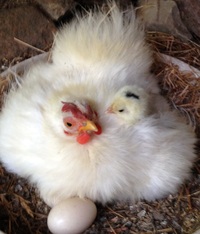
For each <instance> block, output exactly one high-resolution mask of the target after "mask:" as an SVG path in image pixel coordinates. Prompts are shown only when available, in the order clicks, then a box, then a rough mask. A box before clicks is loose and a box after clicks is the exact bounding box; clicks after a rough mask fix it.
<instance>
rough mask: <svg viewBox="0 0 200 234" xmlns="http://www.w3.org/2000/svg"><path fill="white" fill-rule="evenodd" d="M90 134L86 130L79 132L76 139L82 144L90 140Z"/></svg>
mask: <svg viewBox="0 0 200 234" xmlns="http://www.w3.org/2000/svg"><path fill="white" fill-rule="evenodd" d="M90 138H91V136H90V134H88V133H87V132H84V133H81V134H79V135H78V136H77V138H76V140H77V142H78V143H79V144H81V145H84V144H86V143H87V142H88V141H89V140H90Z"/></svg>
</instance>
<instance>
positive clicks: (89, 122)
mask: <svg viewBox="0 0 200 234" xmlns="http://www.w3.org/2000/svg"><path fill="white" fill-rule="evenodd" d="M62 103H63V107H62V113H63V123H64V133H65V134H66V135H71V136H76V140H77V142H78V143H79V144H85V143H87V142H88V141H89V140H90V139H91V137H92V135H93V134H97V135H99V134H101V127H100V125H99V124H98V123H97V120H98V116H97V113H96V112H95V111H93V110H92V108H91V107H90V106H89V105H88V104H87V103H81V102H78V101H77V102H62Z"/></svg>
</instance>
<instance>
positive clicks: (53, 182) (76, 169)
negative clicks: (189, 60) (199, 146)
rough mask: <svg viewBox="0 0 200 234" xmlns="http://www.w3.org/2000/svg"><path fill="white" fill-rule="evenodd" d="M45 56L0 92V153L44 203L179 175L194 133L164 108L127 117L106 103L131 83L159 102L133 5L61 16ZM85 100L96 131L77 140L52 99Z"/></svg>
mask: <svg viewBox="0 0 200 234" xmlns="http://www.w3.org/2000/svg"><path fill="white" fill-rule="evenodd" d="M52 60H53V61H52V63H48V62H44V63H42V64H38V65H35V66H34V67H33V68H32V69H31V70H30V71H29V72H27V73H26V74H25V75H24V78H23V83H22V84H21V87H19V88H18V89H14V90H12V91H11V92H10V93H9V95H8V97H7V98H6V102H5V105H4V107H3V110H2V113H1V115H0V160H1V162H2V163H3V165H4V166H5V167H6V169H7V170H8V171H11V172H13V173H17V174H18V175H19V176H22V177H26V178H28V179H29V181H30V182H31V183H34V184H36V186H37V187H38V188H39V191H40V193H41V196H42V198H43V199H44V200H45V201H46V203H47V204H49V205H50V206H54V205H55V204H56V203H58V202H59V201H61V200H62V199H66V198H68V197H72V196H80V197H88V198H90V199H92V200H94V201H99V202H102V203H105V202H108V201H112V200H122V199H130V200H133V201H134V200H136V199H141V198H145V199H147V200H151V199H156V198H161V197H163V196H165V195H167V194H168V193H174V192H175V191H176V190H177V188H178V186H179V185H180V184H181V183H183V182H184V180H185V179H187V178H188V177H189V174H190V169H191V166H192V163H193V160H194V158H195V154H194V151H193V147H194V143H195V141H196V139H195V136H194V134H193V132H192V130H191V128H190V127H189V126H187V125H186V124H185V123H184V122H183V121H182V120H180V119H179V117H178V116H177V115H176V113H174V112H170V111H168V110H167V109H168V108H166V110H165V109H162V111H158V112H157V113H155V114H153V115H150V116H148V117H145V118H143V119H142V120H141V121H139V122H138V123H136V124H135V125H133V126H130V125H126V124H121V123H119V122H118V120H117V119H115V117H114V116H113V115H109V114H107V113H106V109H107V107H108V106H109V104H110V103H111V101H112V99H113V96H114V95H115V93H116V92H117V91H118V90H119V89H120V88H121V87H123V86H125V85H138V86H140V87H142V88H144V89H146V90H147V91H148V92H152V93H153V95H157V96H158V98H157V99H156V100H157V101H156V102H157V103H155V105H157V106H167V104H166V101H165V100H164V99H162V98H159V89H158V87H157V84H156V82H155V79H154V78H153V77H152V75H151V74H150V72H149V70H150V65H151V53H150V50H149V49H148V46H147V45H146V44H145V42H144V33H143V31H142V30H141V29H140V28H139V27H138V24H137V21H136V20H135V15H134V12H132V11H130V12H128V13H126V14H125V13H122V12H120V11H119V9H118V8H117V7H116V6H114V4H113V6H112V7H111V13H110V16H108V15H107V14H106V13H103V12H99V13H88V15H87V16H86V17H84V18H80V17H78V18H77V19H76V20H75V21H73V22H72V23H71V24H70V25H67V26H64V27H63V29H62V30H61V31H60V32H59V33H58V35H57V36H56V38H55V45H54V48H53V51H52ZM80 100H85V101H87V102H88V103H89V104H90V106H91V107H92V108H93V109H94V110H95V111H96V112H97V113H98V118H99V123H100V125H101V127H102V134H101V135H94V136H93V137H92V139H91V141H90V142H88V143H87V144H84V145H80V144H78V143H77V142H76V140H75V138H74V137H73V136H67V135H65V134H64V133H63V128H62V113H61V108H62V101H72V102H73V101H76V102H78V101H80Z"/></svg>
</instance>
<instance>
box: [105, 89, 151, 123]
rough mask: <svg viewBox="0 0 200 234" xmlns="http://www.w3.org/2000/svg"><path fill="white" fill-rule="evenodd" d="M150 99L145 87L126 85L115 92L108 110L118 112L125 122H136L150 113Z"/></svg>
mask: <svg viewBox="0 0 200 234" xmlns="http://www.w3.org/2000/svg"><path fill="white" fill-rule="evenodd" d="M149 99H150V95H149V94H148V93H147V92H146V91H145V90H144V89H143V88H140V87H137V86H135V85H133V86H130V85H129V86H124V87H123V88H121V89H120V90H119V91H118V92H117V93H116V94H115V96H114V98H113V100H112V104H111V105H110V107H109V108H108V109H107V112H108V113H113V114H116V115H117V116H118V117H119V118H120V119H121V120H122V121H123V122H124V123H127V124H134V123H136V122H137V121H139V120H140V119H142V118H143V117H145V116H146V115H148V113H149Z"/></svg>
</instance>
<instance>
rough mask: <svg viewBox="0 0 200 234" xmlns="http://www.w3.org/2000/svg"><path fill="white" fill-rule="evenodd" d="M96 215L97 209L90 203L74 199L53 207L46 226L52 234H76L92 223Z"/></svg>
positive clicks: (86, 200)
mask: <svg viewBox="0 0 200 234" xmlns="http://www.w3.org/2000/svg"><path fill="white" fill-rule="evenodd" d="M96 215H97V208H96V206H95V204H94V203H93V202H92V201H90V200H88V199H80V198H78V197H74V198H69V199H67V200H64V201H62V202H60V203H58V204H57V205H55V206H54V207H53V208H52V209H51V211H50V212H49V215H48V219H47V224H48V227H49V230H50V231H51V232H52V233H53V234H78V233H82V232H84V231H85V230H86V229H87V228H88V227H89V226H90V225H91V224H92V223H93V221H94V219H95V218H96Z"/></svg>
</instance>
